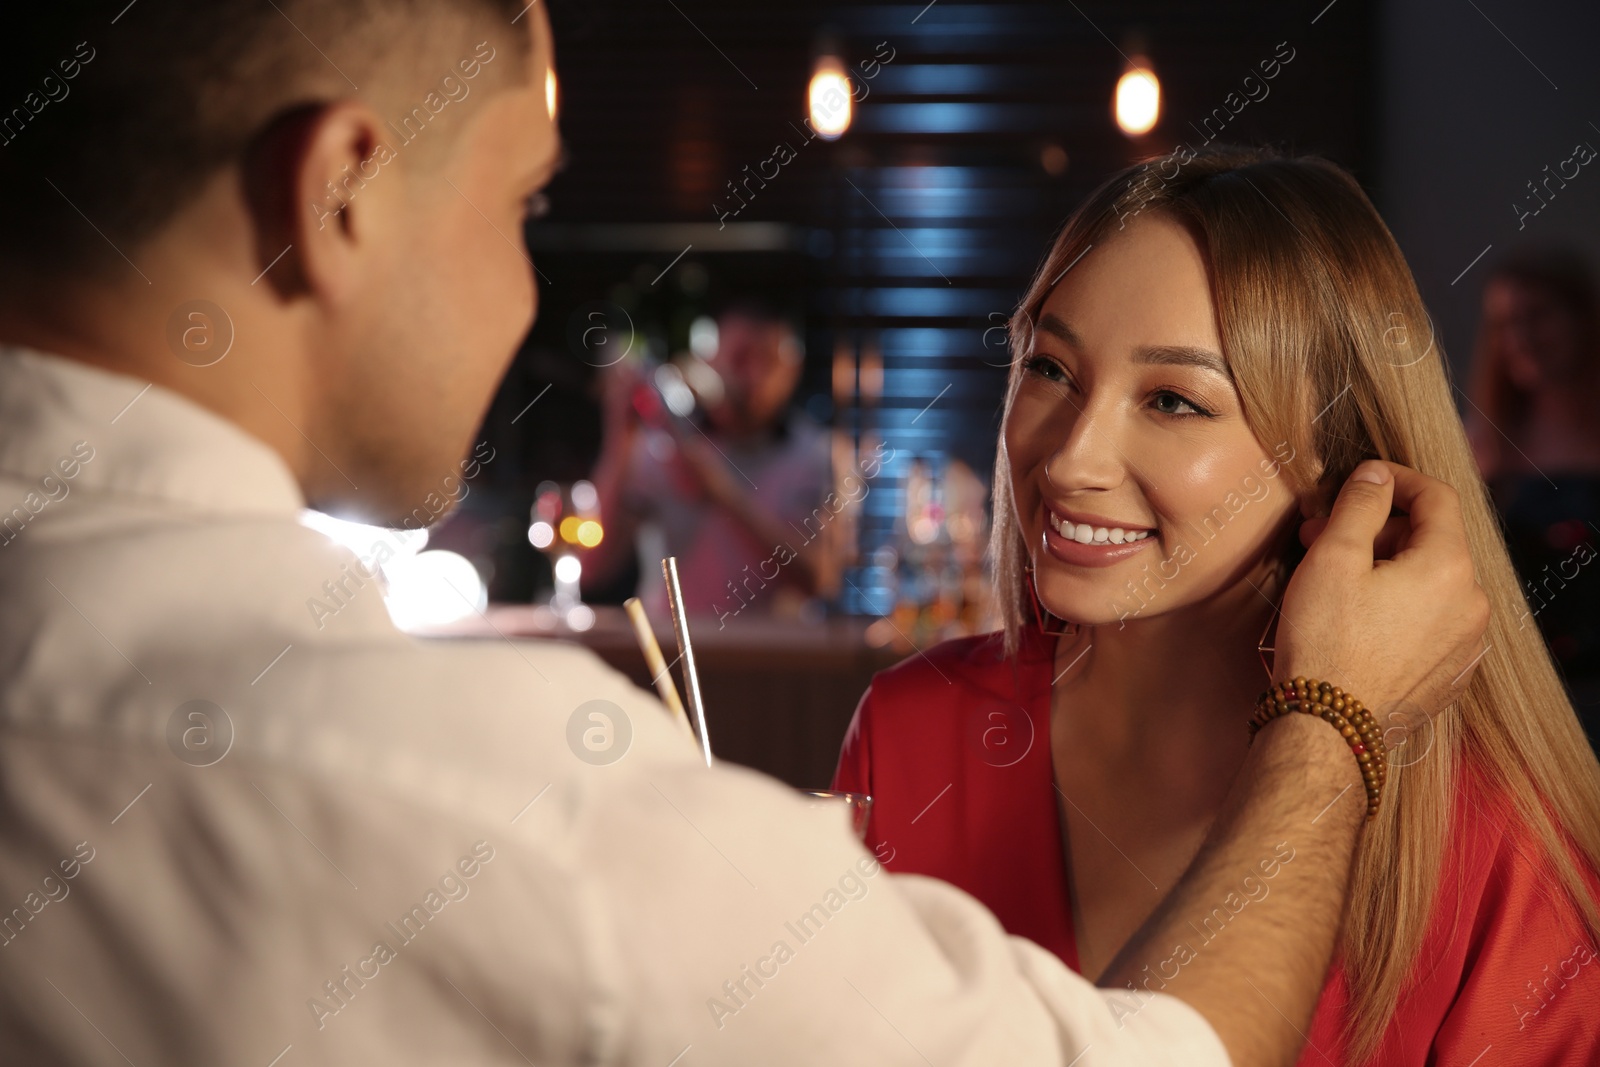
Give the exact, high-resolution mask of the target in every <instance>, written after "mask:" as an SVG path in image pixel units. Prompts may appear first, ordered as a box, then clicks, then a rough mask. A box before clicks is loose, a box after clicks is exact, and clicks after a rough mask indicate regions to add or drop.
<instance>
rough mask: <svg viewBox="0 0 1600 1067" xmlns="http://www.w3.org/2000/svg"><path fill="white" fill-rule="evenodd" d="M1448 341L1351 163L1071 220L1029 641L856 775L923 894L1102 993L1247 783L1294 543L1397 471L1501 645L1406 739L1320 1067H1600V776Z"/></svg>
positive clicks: (1024, 569)
mask: <svg viewBox="0 0 1600 1067" xmlns="http://www.w3.org/2000/svg"><path fill="white" fill-rule="evenodd" d="M1186 151H1187V150H1186ZM1426 323H1427V317H1426V314H1425V312H1424V310H1423V306H1422V302H1421V299H1420V298H1419V296H1418V294H1417V291H1416V287H1415V285H1414V283H1413V281H1412V279H1411V276H1410V273H1409V271H1408V270H1407V268H1406V265H1405V262H1404V260H1403V258H1402V257H1401V255H1400V252H1399V249H1398V248H1397V247H1396V246H1395V243H1394V240H1393V238H1392V237H1391V236H1390V234H1389V232H1388V230H1387V229H1386V228H1385V227H1384V225H1383V223H1382V221H1381V220H1380V219H1379V217H1378V215H1377V213H1376V212H1375V211H1374V209H1373V208H1372V206H1371V204H1370V203H1369V202H1368V200H1367V199H1366V197H1365V196H1364V195H1363V194H1362V192H1361V190H1360V188H1359V186H1357V184H1356V183H1355V181H1354V180H1353V179H1352V178H1350V177H1349V176H1348V175H1347V174H1345V173H1344V172H1343V171H1341V170H1340V169H1338V168H1337V167H1335V166H1333V165H1332V164H1329V163H1327V162H1324V161H1321V160H1317V159H1309V158H1308V159H1292V160H1291V159H1281V158H1278V157H1275V156H1273V155H1271V154H1268V153H1266V152H1261V151H1246V150H1237V149H1220V148H1219V149H1213V150H1209V151H1206V152H1204V153H1201V154H1199V155H1194V154H1192V153H1190V154H1188V155H1186V156H1185V157H1182V158H1180V157H1177V156H1172V157H1167V158H1165V159H1162V160H1156V161H1152V162H1150V163H1146V164H1143V165H1140V166H1136V167H1133V168H1130V169H1129V170H1127V171H1125V172H1123V173H1122V174H1119V175H1117V176H1116V177H1115V178H1113V179H1111V180H1110V181H1108V182H1107V183H1106V184H1105V185H1103V186H1102V187H1101V188H1100V189H1099V190H1098V191H1097V192H1095V193H1094V194H1093V195H1092V196H1091V197H1090V198H1089V200H1088V201H1087V202H1086V203H1085V204H1084V205H1083V206H1082V207H1080V208H1079V209H1078V211H1076V212H1075V213H1074V214H1073V216H1072V217H1071V218H1070V219H1069V220H1068V222H1067V224H1066V226H1065V228H1064V229H1063V231H1062V233H1061V234H1060V236H1059V237H1058V238H1057V239H1056V242H1055V244H1054V247H1053V248H1052V249H1051V252H1050V255H1049V256H1048V258H1047V259H1046V261H1045V263H1044V265H1043V267H1042V268H1041V270H1040V271H1039V273H1038V276H1037V277H1036V278H1035V279H1034V281H1033V283H1032V285H1031V286H1030V287H1029V290H1028V292H1027V295H1026V296H1025V297H1024V299H1023V301H1022V303H1021V305H1020V306H1019V308H1018V309H1017V312H1016V314H1015V315H1014V317H1013V319H1012V324H1011V334H1012V344H1013V353H1014V356H1015V359H1014V362H1013V365H1012V370H1011V377H1010V383H1009V387H1008V391H1007V398H1006V404H1005V411H1004V425H1003V430H1002V433H1001V438H1000V443H999V450H998V456H997V460H996V466H995V480H994V485H995V497H994V511H995V530H994V540H993V544H992V549H993V553H994V559H995V574H996V582H997V589H996V593H997V596H998V599H999V603H1000V605H1001V612H1002V617H1003V619H1004V622H1005V628H1004V631H1003V632H1002V633H996V634H990V635H985V636H983V637H977V638H968V639H963V640H958V641H951V642H946V643H944V644H942V645H939V646H937V647H936V648H933V649H929V650H928V651H927V652H926V654H919V655H917V656H914V657H912V658H910V659H908V660H907V661H906V662H904V663H902V664H900V665H898V666H896V667H894V668H892V669H891V670H888V671H885V672H883V673H881V674H879V675H878V676H877V677H876V678H875V679H874V681H873V684H872V687H871V688H870V689H869V690H868V692H867V693H866V694H865V695H864V696H863V698H862V700H861V704H860V707H859V708H858V709H857V712H856V718H855V721H854V722H853V724H852V726H851V729H850V732H849V735H848V736H847V738H846V740H845V745H844V750H843V752H842V753H841V757H840V763H839V771H838V774H837V776H836V781H835V786H836V788H840V789H848V790H855V791H860V792H866V793H870V794H872V795H873V797H874V798H875V805H874V811H873V818H872V825H871V827H870V836H871V841H870V842H869V844H870V846H871V847H873V848H875V849H876V850H877V852H878V854H879V856H880V857H884V858H885V860H886V862H887V864H888V866H890V868H891V869H894V870H898V871H907V872H916V873H925V874H931V875H936V876H938V877H941V878H945V879H948V880H949V881H951V882H953V883H955V884H956V885H958V886H961V887H962V888H964V889H966V890H967V891H969V892H971V893H972V894H973V895H975V896H977V897H978V898H979V899H981V900H983V901H984V902H985V903H986V904H988V905H989V906H990V908H991V909H993V910H994V912H995V913H996V914H997V915H998V916H999V917H1000V919H1001V921H1002V922H1003V923H1004V924H1005V925H1006V927H1007V929H1008V930H1010V931H1011V932H1013V933H1017V934H1021V935H1025V936H1027V937H1029V938H1031V939H1033V940H1035V941H1037V942H1038V943H1040V944H1042V945H1043V946H1045V947H1046V948H1048V949H1050V950H1052V951H1054V952H1055V953H1056V954H1057V955H1058V956H1060V957H1061V959H1062V960H1063V961H1065V962H1066V963H1067V964H1068V965H1069V966H1072V967H1074V968H1076V969H1077V970H1079V971H1081V972H1082V973H1084V974H1085V975H1088V976H1090V977H1096V976H1098V975H1099V974H1100V973H1102V972H1103V971H1104V970H1105V968H1106V965H1107V964H1108V963H1109V962H1110V960H1111V959H1112V958H1113V957H1114V956H1115V955H1116V954H1117V952H1118V950H1119V949H1120V948H1121V947H1122V945H1123V944H1124V943H1125V942H1126V941H1127V939H1128V937H1129V936H1130V935H1131V934H1132V933H1133V931H1134V930H1136V929H1137V928H1138V927H1139V925H1140V924H1141V923H1143V922H1144V920H1145V919H1146V918H1147V917H1148V916H1149V914H1150V912H1151V911H1152V910H1153V908H1154V907H1155V905H1156V903H1157V902H1158V901H1159V900H1160V899H1161V896H1162V894H1163V893H1165V892H1166V891H1167V890H1168V889H1170V888H1171V886H1172V885H1173V883H1174V882H1175V881H1176V880H1177V878H1178V876H1179V875H1180V874H1181V873H1182V871H1183V870H1184V868H1185V867H1186V865H1187V864H1188V862H1189V861H1190V859H1191V858H1192V857H1193V855H1194V853H1195V851H1196V850H1197V848H1198V847H1199V845H1200V843H1201V840H1202V839H1203V837H1204V835H1205V833H1206V830H1207V828H1208V826H1209V825H1210V823H1211V821H1212V820H1213V818H1214V817H1215V814H1216V812H1217V810H1218V807H1219V805H1220V803H1221V801H1222V798H1223V796H1224V794H1225V793H1226V792H1227V790H1228V787H1229V784H1230V783H1231V782H1232V780H1233V778H1234V776H1235V775H1236V774H1237V771H1238V768H1239V766H1240V764H1241V762H1242V760H1243V758H1244V755H1245V747H1246V736H1247V731H1246V729H1245V720H1246V719H1248V717H1249V715H1250V710H1251V708H1252V706H1253V704H1254V702H1255V699H1256V697H1257V696H1258V694H1259V693H1260V692H1261V691H1262V690H1263V689H1264V688H1265V686H1266V684H1267V679H1268V676H1267V674H1266V673H1265V672H1264V671H1263V666H1264V663H1265V660H1266V657H1267V656H1268V655H1270V652H1266V653H1263V652H1258V647H1259V646H1265V647H1266V648H1268V649H1270V644H1271V640H1272V637H1271V634H1270V633H1268V632H1266V631H1268V630H1269V627H1270V624H1271V622H1272V620H1273V617H1274V612H1275V603H1276V601H1277V599H1278V597H1279V596H1280V595H1281V592H1282V590H1283V589H1284V587H1285V585H1286V583H1287V578H1288V574H1289V572H1290V570H1291V569H1292V567H1293V565H1294V563H1295V562H1296V561H1297V559H1298V558H1299V552H1300V549H1299V544H1298V539H1297V538H1296V535H1295V527H1296V525H1297V521H1296V520H1297V519H1299V518H1302V517H1311V516H1315V515H1318V514H1326V507H1327V505H1328V504H1329V503H1330V502H1331V500H1332V497H1333V495H1334V493H1335V492H1336V490H1337V487H1338V486H1339V485H1340V484H1342V482H1343V480H1344V479H1345V478H1346V477H1347V476H1348V474H1349V473H1350V471H1351V470H1352V469H1353V468H1354V467H1355V465H1356V464H1357V463H1359V462H1360V461H1361V460H1363V459H1365V458H1369V457H1373V456H1377V457H1381V458H1384V459H1390V460H1393V461H1395V462H1399V463H1403V464H1406V465H1409V466H1412V467H1416V468H1418V469H1419V470H1421V471H1422V472H1424V473H1426V474H1429V475H1431V476H1433V477H1435V478H1439V479H1442V480H1443V481H1445V482H1447V483H1449V484H1451V485H1453V486H1455V487H1456V488H1457V490H1458V491H1459V492H1460V493H1461V496H1462V506H1463V509H1464V511H1465V514H1466V518H1467V526H1468V530H1469V534H1470V538H1471V547H1472V551H1473V557H1474V560H1475V561H1476V564H1477V569H1478V578H1479V581H1480V583H1481V584H1482V585H1483V587H1484V589H1485V591H1486V592H1487V593H1488V594H1489V596H1490V599H1491V602H1492V603H1493V605H1494V606H1495V611H1494V618H1493V620H1492V621H1491V623H1490V630H1489V634H1488V640H1489V643H1490V647H1489V650H1488V651H1487V652H1486V654H1485V656H1484V657H1483V660H1482V661H1481V663H1480V664H1479V668H1478V671H1477V673H1476V675H1475V676H1474V677H1473V678H1472V680H1471V682H1470V683H1468V684H1466V686H1465V688H1464V689H1463V692H1462V695H1461V697H1460V699H1459V701H1458V703H1457V707H1456V711H1455V712H1454V713H1453V714H1452V715H1448V716H1446V717H1445V718H1444V720H1443V721H1442V722H1441V723H1440V725H1439V726H1438V727H1437V729H1436V730H1434V731H1432V732H1431V733H1429V734H1427V735H1424V736H1417V737H1407V736H1405V734H1404V732H1403V731H1401V730H1399V729H1398V728H1397V727H1391V728H1390V729H1389V733H1388V736H1387V737H1386V740H1387V741H1388V744H1389V748H1390V755H1389V760H1390V771H1389V775H1388V782H1387V785H1386V787H1385V789H1384V796H1383V798H1382V804H1381V807H1380V808H1379V810H1378V812H1377V814H1376V816H1375V817H1374V818H1373V819H1371V820H1370V821H1369V822H1368V823H1367V825H1366V827H1365V828H1364V830H1363V841H1362V843H1361V851H1360V855H1359V857H1358V860H1357V869H1356V871H1355V873H1354V876H1353V885H1352V898H1351V903H1350V906H1349V911H1348V913H1347V917H1346V921H1345V929H1344V934H1343V937H1342V943H1341V948H1340V952H1339V956H1338V959H1337V960H1336V963H1335V966H1334V968H1333V970H1332V971H1331V973H1330V975H1329V978H1328V982H1327V985H1326V987H1325V989H1324V992H1323V997H1322V1000H1321V1003H1320V1005H1319V1008H1318V1011H1317V1015H1316V1018H1315V1019H1314V1021H1313V1025H1312V1027H1311V1029H1310V1031H1309V1032H1308V1034H1307V1037H1308V1044H1307V1047H1306V1051H1305V1053H1304V1056H1303V1058H1302V1061H1301V1062H1302V1063H1307V1064H1311V1063H1319V1064H1320V1063H1335V1064H1346V1063H1363V1062H1369V1063H1381V1064H1405V1065H1411V1064H1416V1065H1418V1067H1421V1065H1422V1064H1424V1063H1430V1064H1431V1063H1435V1062H1438V1063H1459V1064H1463V1065H1465V1064H1470V1063H1473V1062H1474V1061H1475V1058H1476V1057H1478V1056H1480V1055H1481V1054H1483V1052H1484V1051H1485V1049H1486V1048H1488V1047H1491V1046H1493V1047H1494V1048H1495V1049H1496V1050H1497V1055H1503V1056H1504V1057H1505V1059H1504V1060H1503V1061H1501V1062H1516V1063H1519V1064H1520V1063H1571V1064H1578V1063H1588V1062H1590V1057H1591V1056H1592V1054H1593V1050H1594V1048H1595V1047H1596V1044H1597V1041H1600V1018H1597V1016H1600V1013H1597V1012H1595V1011H1594V1008H1593V1005H1594V1004H1595V1003H1596V1000H1597V999H1600V959H1596V958H1595V957H1596V950H1595V948H1594V945H1595V940H1596V938H1595V934H1596V932H1597V931H1600V907H1597V903H1596V901H1597V898H1600V877H1597V876H1596V873H1595V872H1596V870H1597V869H1600V767H1597V765H1596V763H1595V759H1594V756H1593V755H1592V753H1591V752H1590V750H1589V747H1588V746H1587V745H1586V744H1585V743H1584V739H1583V736H1582V734H1581V732H1580V731H1579V729H1578V726H1577V723H1576V721H1575V720H1574V717H1573V713H1572V709H1571V706H1570V705H1569V704H1568V703H1567V701H1566V699H1565V696H1564V694H1563V692H1562V689H1561V685H1560V683H1559V681H1558V680H1557V678H1556V675H1555V672H1554V670H1553V668H1552V666H1551V662H1550V659H1549V656H1548V654H1547V653H1546V651H1545V649H1544V646H1543V645H1542V644H1541V643H1540V641H1539V638H1538V635H1537V632H1536V631H1535V630H1533V629H1532V628H1531V627H1530V628H1525V629H1520V630H1519V629H1518V618H1519V616H1520V615H1521V614H1522V612H1523V610H1524V607H1525V605H1524V602H1523V598H1522V595H1521V592H1520V589H1519V583H1518V581H1517V577H1516V575H1515V574H1514V573H1513V571H1512V569H1511V566H1510V564H1509V562H1508V561H1507V557H1506V551H1505V546H1504V544H1503V543H1502V541H1501V539H1500V536H1499V533H1498V530H1497V528H1496V526H1495V520H1494V518H1493V516H1492V513H1491V512H1490V510H1489V505H1488V501H1487V498H1486V495H1485V492H1484V489H1483V483H1482V481H1481V480H1480V478H1479V476H1478V474H1477V471H1476V470H1475V468H1474V465H1473V458H1472V454H1471V451H1470V450H1469V448H1468V445H1467V441H1466V438H1465V435H1464V433H1463V431H1462V428H1461V423H1460V421H1459V419H1458V418H1457V416H1456V413H1455V409H1454V407H1453V406H1452V403H1451V390H1450V386H1449V384H1448V381H1447V379H1446V377H1445V372H1444V366H1443V363H1442V356H1441V353H1440V352H1439V351H1438V349H1437V347H1436V346H1430V345H1429V344H1428V342H1427V336H1428V330H1427V329H1426V326H1425V324H1426ZM1419 327H1420V328H1419ZM1400 521H1402V520H1395V522H1396V523H1398V522H1400ZM1064 620H1070V621H1071V624H1070V625H1069V624H1066V623H1065V622H1064ZM1331 680H1332V681H1334V682H1338V681H1339V679H1338V678H1337V677H1335V678H1333V679H1331ZM1355 695H1356V696H1357V697H1359V696H1360V695H1361V694H1360V693H1359V692H1358V693H1356V694H1355ZM1376 710H1377V712H1378V714H1379V715H1380V716H1381V717H1383V721H1385V722H1393V721H1396V720H1397V718H1398V717H1395V718H1393V719H1391V718H1389V717H1388V716H1389V715H1390V713H1392V711H1393V709H1376ZM1334 802H1335V803H1341V802H1342V803H1356V802H1358V801H1357V800H1356V799H1355V798H1350V797H1344V798H1340V799H1336V800H1335V801H1334ZM1295 856H1296V853H1295V849H1294V842H1293V841H1285V842H1263V843H1262V858H1261V862H1260V863H1259V864H1258V865H1257V867H1254V868H1251V869H1250V870H1249V871H1247V872H1246V871H1241V881H1240V891H1239V892H1238V893H1235V894H1229V896H1228V898H1227V899H1226V900H1225V901H1220V902H1218V907H1217V908H1216V909H1215V910H1214V911H1213V912H1212V913H1211V916H1210V917H1208V918H1207V919H1206V920H1204V921H1203V922H1202V924H1201V926H1200V927H1197V928H1196V929H1195V936H1194V938H1193V939H1192V940H1191V941H1190V942H1189V943H1187V944H1184V945H1179V946H1174V951H1173V954H1172V956H1171V957H1170V958H1169V959H1167V960H1165V961H1162V962H1161V963H1159V964H1157V965H1156V966H1155V967H1153V968H1152V969H1150V970H1148V971H1147V972H1146V973H1147V975H1148V978H1147V979H1146V981H1145V982H1144V983H1143V985H1144V986H1145V987H1146V988H1151V989H1159V988H1160V985H1161V982H1162V976H1165V978H1167V979H1170V978H1172V977H1173V976H1174V975H1175V974H1176V973H1177V969H1178V968H1181V967H1182V965H1183V964H1184V962H1186V961H1187V960H1188V959H1190V958H1192V957H1193V955H1195V954H1197V953H1200V952H1204V951H1205V945H1206V944H1207V943H1209V941H1210V940H1213V939H1215V938H1216V937H1225V936H1227V934H1226V924H1227V922H1228V920H1229V918H1230V917H1231V915H1233V914H1237V913H1238V911H1239V910H1241V909H1242V908H1243V907H1247V906H1249V903H1250V902H1251V901H1252V900H1259V899H1261V897H1262V896H1264V895H1265V894H1266V893H1269V892H1271V890H1272V882H1271V879H1272V876H1273V874H1275V873H1276V872H1277V871H1278V870H1280V869H1281V865H1282V864H1285V863H1292V862H1295V861H1296V860H1295ZM1301 862H1308V861H1307V860H1301ZM1260 992H1261V994H1262V996H1263V997H1266V998H1268V999H1269V1000H1270V998H1271V995H1272V991H1271V990H1270V989H1263V990H1261V991H1260ZM1136 1005H1137V999H1135V998H1133V995H1131V994H1130V1001H1129V1010H1130V1011H1131V1010H1136Z"/></svg>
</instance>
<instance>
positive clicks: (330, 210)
mask: <svg viewBox="0 0 1600 1067" xmlns="http://www.w3.org/2000/svg"><path fill="white" fill-rule="evenodd" d="M383 128H384V127H383V120H382V118H381V117H380V116H379V115H378V114H377V112H375V111H373V110H372V109H371V108H369V107H367V106H366V105H365V104H362V103H360V102H357V101H349V100H343V101H337V102H334V103H328V104H312V105H307V106H305V107H302V108H298V109H296V110H294V111H291V112H289V113H287V114H285V115H283V116H282V117H280V118H279V119H278V120H277V121H276V122H274V123H273V124H272V125H271V126H270V127H268V129H267V130H266V131H265V132H264V133H263V134H262V135H261V136H260V137H258V138H257V139H256V141H255V142H254V143H253V144H252V145H251V147H250V150H249V152H248V153H247V158H246V161H245V166H244V176H245V177H244V181H245V192H246V198H247V200H248V202H249V205H250V212H251V216H252V220H253V221H254V224H255V231H256V258H257V260H258V261H259V269H260V270H262V271H263V272H265V273H264V274H263V275H262V276H261V277H260V278H259V279H258V283H259V284H266V283H267V282H270V283H271V284H272V287H273V288H274V289H275V290H276V291H277V292H278V293H279V294H280V295H282V296H285V297H287V296H291V295H295V294H299V295H306V296H312V297H314V298H318V299H327V300H333V301H339V300H341V299H343V298H344V296H345V295H347V294H348V293H349V292H351V291H352V290H353V289H355V288H357V287H358V285H357V283H358V280H359V278H360V275H361V274H362V272H363V271H364V270H365V269H366V266H367V259H366V257H365V256H363V254H362V253H363V252H365V251H368V250H369V248H368V246H369V245H370V244H371V239H372V237H373V235H374V231H375V230H376V225H375V223H374V220H375V218H376V217H377V216H378V215H379V214H381V211H380V210H379V208H380V204H381V203H382V202H383V201H385V200H387V199H389V198H388V197H385V196H382V195H375V194H373V193H370V192H368V191H367V190H368V187H369V186H370V185H371V184H373V183H374V182H375V181H377V182H381V181H383V179H384V178H385V177H386V175H385V174H384V173H383V171H382V169H381V164H380V161H387V160H389V159H391V158H392V155H393V153H392V149H390V148H389V146H388V145H387V144H385V143H384V142H383ZM390 180H391V181H395V180H397V179H394V178H391V179H390ZM269 265H270V269H268V268H269Z"/></svg>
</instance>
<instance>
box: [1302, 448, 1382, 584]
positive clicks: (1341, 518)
mask: <svg viewBox="0 0 1600 1067" xmlns="http://www.w3.org/2000/svg"><path fill="white" fill-rule="evenodd" d="M1401 469H1403V468H1400V467H1398V466H1396V465H1394V464H1390V463H1385V462H1383V461H1382V460H1376V459H1370V460H1367V461H1366V462H1364V463H1361V464H1359V465H1358V466H1357V467H1356V469H1355V470H1354V471H1352V472H1351V473H1350V477H1349V478H1347V479H1346V480H1345V483H1344V485H1343V486H1342V487H1341V488H1340V489H1339V496H1338V498H1337V499H1336V500H1334V502H1333V514H1331V515H1329V516H1328V522H1327V525H1326V526H1324V527H1323V529H1322V532H1321V533H1320V534H1319V535H1318V536H1317V542H1318V543H1319V544H1321V545H1324V546H1332V547H1336V548H1338V549H1342V550H1343V551H1346V552H1349V553H1351V554H1353V555H1354V556H1356V557H1357V558H1364V559H1365V560H1366V562H1367V564H1368V566H1370V565H1371V563H1372V557H1373V542H1374V541H1375V540H1376V539H1377V537H1378V534H1379V532H1380V531H1381V530H1382V529H1383V527H1384V524H1385V523H1386V522H1388V521H1389V509H1390V504H1391V501H1392V500H1393V498H1394V486H1395V475H1394V472H1395V471H1397V470H1401Z"/></svg>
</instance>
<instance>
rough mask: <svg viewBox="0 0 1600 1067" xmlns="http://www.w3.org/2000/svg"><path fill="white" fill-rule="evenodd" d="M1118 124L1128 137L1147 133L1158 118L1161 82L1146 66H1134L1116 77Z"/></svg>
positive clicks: (1159, 115)
mask: <svg viewBox="0 0 1600 1067" xmlns="http://www.w3.org/2000/svg"><path fill="white" fill-rule="evenodd" d="M1115 111H1116V116H1117V125H1118V126H1120V127H1122V132H1123V133H1125V134H1127V135H1128V136H1129V137H1137V136H1139V135H1140V134H1142V133H1149V132H1150V130H1151V129H1153V128H1154V127H1155V124H1156V120H1157V119H1159V118H1160V117H1161V82H1160V81H1158V80H1157V79H1156V76H1155V74H1154V72H1152V71H1151V70H1150V69H1149V68H1148V67H1140V66H1135V67H1132V68H1130V69H1129V70H1128V71H1126V72H1125V73H1124V74H1123V75H1122V77H1121V78H1118V79H1117V97H1116V107H1115Z"/></svg>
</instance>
